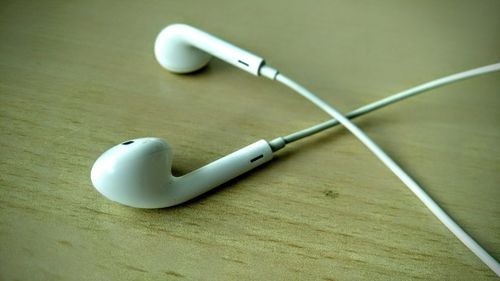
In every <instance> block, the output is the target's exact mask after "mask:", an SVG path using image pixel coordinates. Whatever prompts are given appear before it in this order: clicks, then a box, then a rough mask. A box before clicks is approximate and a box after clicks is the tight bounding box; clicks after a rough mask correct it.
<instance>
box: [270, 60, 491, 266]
mask: <svg viewBox="0 0 500 281" xmlns="http://www.w3.org/2000/svg"><path fill="white" fill-rule="evenodd" d="M499 66H500V64H495V65H492V66H487V69H491V68H494V69H496V68H498V67H499ZM261 68H263V72H264V73H275V74H274V75H272V77H271V79H272V78H274V80H276V81H278V82H280V83H281V84H283V85H285V86H287V87H289V88H290V89H292V90H294V91H295V92H297V93H298V94H299V95H301V96H303V97H304V98H306V99H308V100H309V101H310V102H312V103H314V104H315V105H316V106H318V107H319V108H321V109H322V110H323V111H325V112H326V113H328V114H329V115H330V116H331V117H333V118H334V119H336V120H337V121H338V123H340V124H342V125H343V126H344V127H346V128H347V129H348V130H349V131H350V132H351V133H352V134H354V135H355V136H356V137H357V138H358V139H359V140H360V141H361V142H362V143H363V144H364V145H365V146H366V147H367V148H368V149H369V150H370V151H371V152H372V153H373V154H375V156H377V158H378V159H379V160H380V161H382V162H383V163H384V164H385V165H386V166H387V168H389V169H390V170H391V171H392V172H393V173H394V174H395V175H396V176H397V177H398V178H399V179H400V180H401V181H402V182H403V183H404V184H405V185H406V186H407V187H408V188H409V189H410V190H411V191H412V192H413V193H414V194H415V195H416V196H417V197H418V199H420V201H422V203H424V205H425V206H426V207H427V208H428V209H429V210H430V211H431V212H432V213H433V214H434V215H435V216H436V217H437V218H438V219H439V220H440V221H441V222H442V223H443V224H444V225H445V226H446V227H447V228H448V229H449V230H450V231H451V232H452V233H453V234H454V235H455V236H456V237H457V238H458V239H459V240H460V241H462V243H464V244H465V246H467V248H469V249H470V250H471V251H472V252H473V253H474V254H475V255H476V256H477V257H478V258H479V259H481V261H483V262H484V263H485V264H486V265H487V266H488V267H489V268H490V269H491V270H492V271H493V272H495V274H496V275H498V276H500V265H499V263H498V262H497V261H496V260H495V259H494V258H493V257H492V256H491V255H490V254H488V252H486V250H484V249H483V248H482V247H481V246H480V245H479V244H478V243H477V242H476V241H475V240H474V239H473V238H472V237H471V236H469V235H468V234H467V233H466V232H465V231H464V230H463V229H462V228H461V227H460V226H459V225H458V224H457V223H456V222H455V221H453V219H452V218H451V217H450V216H448V214H446V212H445V211H444V210H443V209H441V207H439V205H438V204H437V203H436V202H434V200H432V198H431V197H430V196H429V195H428V194H427V193H426V192H425V191H424V190H423V189H422V188H421V187H420V186H419V185H418V184H417V182H415V180H413V179H412V178H411V177H410V176H409V175H408V174H407V173H406V172H405V171H404V170H403V169H402V168H401V167H400V166H399V165H398V164H397V163H396V162H394V160H392V159H391V158H390V157H389V156H388V155H387V154H386V153H385V152H384V151H383V150H382V149H381V148H380V147H379V146H378V145H377V144H375V143H374V142H373V141H372V140H371V139H370V138H369V137H368V136H367V135H366V134H365V133H364V132H363V131H362V130H361V129H359V128H358V127H357V126H356V125H355V124H354V123H352V122H351V121H350V120H349V119H348V118H347V117H346V116H344V115H342V114H341V113H339V112H338V111H337V110H336V109H335V108H333V107H332V106H330V105H329V104H327V103H326V102H324V101H323V100H321V99H320V98H318V97H317V96H316V95H314V94H313V93H312V92H310V91H309V90H307V89H306V88H304V87H302V86H301V85H300V84H298V83H296V82H295V81H293V80H291V79H290V78H288V77H286V76H285V75H283V74H281V73H278V72H277V70H275V69H273V68H272V67H269V66H266V65H263V66H262V67H261ZM491 71H493V70H491ZM469 74H470V73H469ZM473 74H474V72H473ZM456 75H459V74H456ZM475 75H478V74H475ZM452 76H453V75H452ZM452 76H449V77H445V78H442V79H445V80H444V82H443V80H442V79H440V80H441V82H439V80H436V81H434V82H438V83H435V84H434V85H433V84H431V83H432V82H430V83H427V84H423V85H421V86H419V87H420V89H417V88H419V87H416V88H413V92H415V93H413V94H412V92H410V91H411V90H412V89H410V90H408V91H405V92H402V93H400V94H397V95H395V96H392V97H390V98H388V99H385V100H381V101H379V102H376V103H373V104H370V105H368V106H366V107H362V108H361V109H359V110H361V112H364V113H368V112H370V111H373V110H375V109H377V108H380V107H383V106H385V105H388V104H390V103H392V102H395V101H397V100H401V99H404V98H406V97H409V96H411V95H414V94H416V93H418V92H423V91H425V90H427V89H430V88H434V87H437V86H439V85H444V84H446V83H450V82H447V80H446V78H448V80H449V81H453V80H450V77H452ZM469 76H471V75H469ZM472 76H473V75H472ZM466 77H467V76H465V77H463V78H460V76H458V78H456V77H455V80H460V79H464V78H466ZM429 84H430V85H429ZM415 89H416V90H415ZM408 92H410V94H408ZM388 100H389V101H388ZM364 113H363V114H364ZM353 115H354V114H353ZM357 116H359V114H358V115H357ZM329 122H330V121H329ZM299 139H300V138H299ZM283 146H284V143H283Z"/></svg>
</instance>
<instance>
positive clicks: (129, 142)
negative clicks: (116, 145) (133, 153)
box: [122, 141, 134, 145]
mask: <svg viewBox="0 0 500 281" xmlns="http://www.w3.org/2000/svg"><path fill="white" fill-rule="evenodd" d="M131 143H134V141H126V142H124V143H122V144H123V145H127V144H131Z"/></svg>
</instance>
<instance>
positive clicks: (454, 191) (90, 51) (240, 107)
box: [0, 0, 500, 280]
mask: <svg viewBox="0 0 500 281" xmlns="http://www.w3.org/2000/svg"><path fill="white" fill-rule="evenodd" d="M499 10H500V5H499V2H498V1H383V2H380V1H378V2H371V1H315V2H309V1H293V2H289V1H281V0H280V1H272V2H269V1H263V0H258V1H222V0H218V1H177V2H174V1H113V0H109V1H98V0H88V1H2V2H1V3H0V132H1V138H0V153H1V154H0V156H1V162H0V188H1V189H0V279H2V280H160V279H166V280H420V279H424V280H495V279H496V278H495V275H494V274H493V273H492V272H491V271H489V270H488V268H486V266H484V265H483V264H482V263H481V262H480V261H479V259H478V258H476V257H475V256H474V255H473V254H472V253H471V252H469V251H468V250H467V249H466V248H465V246H463V245H462V244H461V243H460V242H459V241H458V240H457V239H456V238H455V237H454V236H453V235H452V234H451V233H449V232H448V231H447V230H446V228H445V227H444V226H443V225H441V224H440V223H439V222H438V221H437V219H435V218H434V217H433V216H432V214H431V213H430V212H429V211H428V210H427V209H426V208H425V207H424V206H423V205H422V204H421V203H420V202H419V201H418V200H417V199H416V197H415V196H414V195H412V194H411V192H410V191H408V190H407V189H406V188H405V187H404V186H403V185H402V184H401V183H400V182H399V181H398V180H397V179H396V178H395V177H394V176H393V175H392V174H391V173H390V172H389V171H388V170H387V169H386V168H384V167H383V166H382V165H381V164H380V163H379V162H378V161H377V160H376V159H375V158H374V157H373V156H372V155H371V154H370V153H369V152H368V151H367V150H366V149H365V148H364V147H363V146H362V145H361V144H360V143H359V142H358V141H357V140H355V139H354V138H353V137H352V136H351V135H349V134H348V133H347V132H346V131H345V130H343V129H342V128H337V129H333V130H331V131H329V132H325V133H322V134H321V135H318V136H315V137H312V138H310V139H308V140H304V141H302V142H299V143H296V144H293V145H290V146H289V147H287V149H285V150H283V151H282V152H281V151H280V152H279V153H278V154H277V155H276V157H275V159H274V160H273V161H272V162H270V163H268V164H267V165H265V166H264V167H261V168H259V169H257V170H255V171H252V172H251V173H248V174H246V175H243V176H241V177H239V178H237V179H235V180H233V181H231V182H228V183H227V184H224V185H223V186H221V187H219V188H217V189H216V190H214V191H213V192H210V193H209V194H207V195H204V196H202V197H200V198H197V199H195V200H193V201H191V202H188V203H186V204H183V205H181V206H178V207H173V208H167V209H161V210H137V209H132V208H127V207H123V206H120V205H117V204H114V203H112V202H110V201H107V200H106V199H105V198H103V197H102V196H100V195H99V194H98V193H97V192H96V191H95V190H94V189H93V188H92V185H91V183H90V176H89V173H90V167H91V165H92V163H93V161H94V160H95V159H96V158H97V157H98V155H100V153H102V152H103V151H104V150H106V149H107V148H109V147H111V146H113V145H114V144H116V143H119V142H121V141H123V140H126V139H129V138H135V137H143V136H157V137H161V138H164V139H167V140H168V142H169V143H170V144H171V145H172V147H173V148H174V154H175V155H174V157H175V159H174V172H175V173H177V174H182V173H185V172H188V171H190V170H193V169H195V168H197V167H199V166H200V165H203V164H205V163H207V162H209V161H212V160H215V159H217V158H218V157H221V156H223V155H225V154H227V153H230V152H232V151H234V150H236V149H239V148H241V147H243V146H245V145H247V144H250V143H252V142H254V141H256V140H258V139H261V138H265V139H272V138H274V137H277V136H280V135H284V134H288V133H291V132H294V131H295V130H299V129H302V128H305V127H307V126H310V125H313V124H316V123H319V122H322V121H324V120H326V118H327V117H326V116H325V115H324V114H323V113H321V112H320V111H319V110H317V109H316V108H314V107H313V106H312V105H309V104H308V103H307V102H305V101H304V100H303V99H302V98H300V97H298V96H296V95H295V94H293V93H291V92H290V91H288V90H287V89H285V88H283V87H281V86H279V85H277V84H273V83H272V82H270V81H264V79H257V78H255V77H251V76H250V75H247V74H246V73H243V72H242V71H238V70H237V69H235V68H233V67H231V66H229V65H226V64H224V63H222V62H220V61H217V60H213V61H212V62H211V63H210V65H209V66H208V67H206V68H205V69H204V70H203V71H200V72H198V73H195V74H192V75H184V76H183V75H174V74H170V73H168V72H167V71H164V70H163V69H161V67H159V65H157V63H156V62H155V60H154V57H153V52H152V47H153V42H154V39H155V36H156V34H157V33H158V32H159V31H160V30H161V28H163V27H164V26H166V25H168V24H170V23H174V22H185V23H189V24H192V25H194V26H198V27H200V28H203V29H205V30H207V31H209V32H211V33H213V34H216V35H218V36H221V37H223V38H226V39H227V40H229V41H231V42H234V43H235V44H238V45H240V46H242V47H244V48H248V49H249V50H252V51H254V52H256V53H257V54H260V55H261V56H263V57H265V58H266V60H267V61H268V62H269V63H270V64H271V65H273V66H276V67H278V68H280V70H281V71H282V72H284V73H286V74H288V75H289V76H290V77H292V78H295V79H296V80H297V81H299V82H303V84H305V85H306V86H307V87H309V88H310V89H311V90H313V91H315V92H317V93H318V95H320V96H321V97H323V98H324V99H326V100H327V101H329V102H331V103H332V104H333V105H335V106H336V107H338V108H339V109H341V110H343V111H348V110H351V109H353V108H356V107H358V106H360V105H363V104H366V103H368V102H371V101H374V100H376V99H378V98H382V97H385V96H387V95H389V94H390V93H394V92H397V91H399V90H402V89H405V88H408V87H411V86H414V85H416V84H418V83H422V82H426V81H429V80H432V79H434V78H437V77H440V76H444V75H448V74H451V73H454V72H458V71H463V70H466V69H470V68H474V67H478V66H482V65H486V64H490V63H494V62H497V61H498V59H499V58H500V37H498V30H499V28H500V18H499V17H498V13H497V12H498V11H499ZM499 89H500V78H499V75H498V74H491V75H487V76H484V77H478V78H474V79H471V80H468V81H464V82H460V83H457V84H456V85H451V86H447V87H445V88H440V89H436V90H433V91H432V92H430V93H428V94H425V95H423V96H420V97H417V98H414V99H411V100H408V101H405V102H402V103H400V104H397V105H394V106H391V107H390V108H387V109H384V110H381V111H379V112H375V113H372V114H370V116H366V117H363V118H360V119H359V120H358V121H356V122H357V124H358V125H359V126H360V127H361V128H362V129H364V130H365V131H366V132H367V133H368V134H369V135H370V136H371V137H373V139H374V140H375V141H376V142H377V143H378V144H380V146H381V147H382V148H384V149H386V150H387V152H388V153H389V154H390V155H391V156H393V157H394V159H395V160H396V161H397V162H399V163H400V164H402V165H403V167H404V168H406V169H407V170H408V171H409V173H410V174H411V175H412V176H414V177H415V178H416V179H417V180H418V181H419V182H420V183H421V184H422V185H423V186H424V187H425V189H426V190H427V191H428V192H429V193H430V194H431V196H433V197H434V198H435V199H436V200H437V201H438V202H439V203H440V204H442V206H443V207H444V209H446V210H447V211H448V212H449V213H450V214H451V215H452V217H454V218H455V219H456V220H457V221H458V222H459V223H460V224H461V225H462V226H463V227H464V228H465V229H466V230H467V231H468V232H469V233H471V234H472V235H473V236H474V237H475V238H476V239H477V240H478V241H479V242H480V243H481V244H482V245H484V247H485V248H486V249H487V250H488V251H490V253H492V254H493V255H494V256H495V257H496V258H497V259H498V258H500V219H499V218H500V204H499V203H500V189H499V184H500V173H499V170H500V151H499V145H498V144H499V143H500V126H499V124H500V111H499V108H500V95H499Z"/></svg>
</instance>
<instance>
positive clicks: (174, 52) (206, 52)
mask: <svg viewBox="0 0 500 281" xmlns="http://www.w3.org/2000/svg"><path fill="white" fill-rule="evenodd" d="M155 56H156V59H157V60H158V62H159V63H160V64H161V65H162V66H163V67H164V68H166V69H168V70H170V71H172V72H177V73H189V72H193V71H196V70H198V69H200V68H202V67H204V66H205V65H206V64H207V63H208V62H209V61H210V58H211V56H215V57H217V58H219V59H221V60H223V61H226V62H227V63H230V64H232V65H234V66H236V67H238V68H241V69H243V70H245V71H247V72H249V73H252V74H253V75H259V69H260V67H261V66H262V65H263V63H264V59H262V58H261V57H259V56H256V55H254V54H252V53H250V52H247V51H245V50H243V49H241V48H238V47H236V46H234V45H232V44H230V43H228V42H226V41H224V40H221V39H219V38H217V37H215V36H213V35H210V34H208V33H206V32H204V31H202V30H199V29H197V28H194V27H191V26H189V25H185V24H172V25H169V26H167V27H165V28H164V29H163V30H162V31H161V32H160V34H158V37H157V38H156V42H155Z"/></svg>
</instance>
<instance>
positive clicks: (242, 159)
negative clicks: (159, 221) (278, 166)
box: [91, 138, 273, 208]
mask: <svg viewBox="0 0 500 281" xmlns="http://www.w3.org/2000/svg"><path fill="white" fill-rule="evenodd" d="M272 158H273V154H272V151H271V148H270V147H269V144H268V143H267V141H265V140H259V141H257V142H255V143H253V144H251V145H249V146H246V147H244V148H242V149H240V150H238V151H236V152H233V153H231V154H229V155H227V156H224V157H222V158H220V159H218V160H216V161H214V162H212V163H210V164H207V165H206V166H203V167H201V168H199V169H197V170H195V171H192V172H190V173H188V174H186V175H183V176H180V177H175V176H173V175H172V172H171V168H172V150H171V148H170V146H169V145H168V144H167V143H166V142H165V141H163V140H161V139H158V138H141V139H135V140H130V141H127V142H124V143H122V144H119V145H116V146H115V147H112V148H111V149H109V150H108V151H106V152H104V153H103V154H102V155H101V156H100V157H99V158H98V159H97V161H96V162H95V163H94V166H93V167H92V171H91V179H92V183H93V184H94V186H95V188H96V189H97V190H98V191H99V192H100V193H101V194H103V195H104V196H105V197H107V198H108V199H110V200H112V201H115V202H118V203H121V204H124V205H128V206H131V207H136V208H163V207H169V206H173V205H177V204H180V203H183V202H186V201H187V200H189V199H192V198H194V197H196V196H198V195H200V194H202V193H204V192H206V191H208V190H210V189H212V188H214V187H216V186H218V185H220V184H222V183H224V182H226V181H228V180H230V179H232V178H234V177H236V176H238V175H241V174H243V173H245V172H247V171H249V170H251V169H253V168H255V167H257V166H259V165H261V164H263V163H265V162H267V161H269V160H271V159H272Z"/></svg>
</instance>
